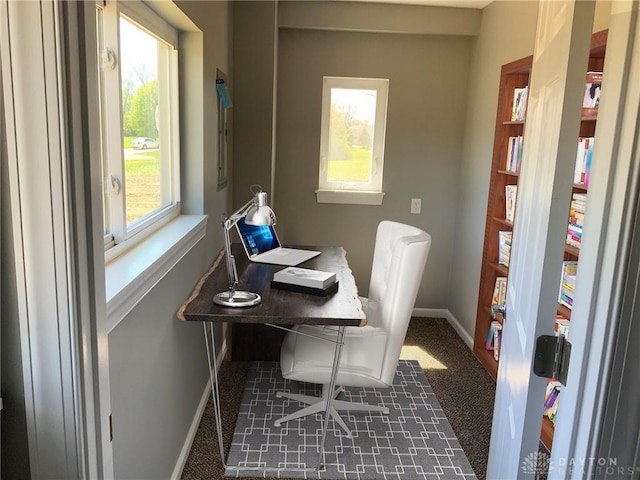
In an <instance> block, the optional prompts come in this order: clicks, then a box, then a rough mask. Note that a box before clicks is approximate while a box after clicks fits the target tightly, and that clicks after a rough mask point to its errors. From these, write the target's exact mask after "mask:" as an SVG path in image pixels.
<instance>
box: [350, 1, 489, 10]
mask: <svg viewBox="0 0 640 480" xmlns="http://www.w3.org/2000/svg"><path fill="white" fill-rule="evenodd" d="M349 1H356V2H377V3H395V4H401V5H426V6H431V7H457V8H484V7H486V6H487V5H489V4H490V3H491V2H492V1H493V0H349Z"/></svg>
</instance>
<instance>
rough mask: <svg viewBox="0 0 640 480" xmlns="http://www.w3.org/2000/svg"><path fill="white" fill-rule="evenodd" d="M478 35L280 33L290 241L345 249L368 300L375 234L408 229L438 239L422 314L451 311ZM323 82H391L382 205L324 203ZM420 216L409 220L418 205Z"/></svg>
mask: <svg viewBox="0 0 640 480" xmlns="http://www.w3.org/2000/svg"><path fill="white" fill-rule="evenodd" d="M470 55H471V37H466V36H444V35H406V34H387V33H367V32H344V31H318V30H301V29H281V30H280V40H279V56H278V64H279V69H278V108H277V110H278V117H277V118H278V122H277V159H276V202H275V209H276V214H277V215H278V232H279V234H280V236H281V237H282V240H283V241H284V242H288V243H298V244H318V245H342V246H343V247H344V248H345V249H346V251H347V256H348V260H349V265H350V267H351V268H352V270H353V272H354V275H355V277H356V282H357V284H358V288H359V291H360V293H361V294H363V295H365V294H366V293H367V291H368V286H369V276H370V275H369V274H370V270H371V259H372V254H373V245H374V240H375V229H376V227H377V224H378V223H379V222H380V221H381V220H385V219H388V220H395V221H399V222H404V223H410V224H413V225H415V226H417V227H420V228H422V229H424V230H425V231H427V232H428V233H430V234H431V235H432V237H433V244H432V247H431V253H430V256H429V259H428V262H427V268H426V273H425V276H424V279H423V282H422V287H421V289H420V291H419V293H418V299H417V301H416V306H417V307H429V308H447V289H448V278H449V273H450V263H451V257H452V255H453V251H452V248H451V247H452V244H453V235H454V220H455V216H456V213H455V212H456V209H457V197H458V171H459V165H460V161H461V155H462V148H461V147H462V143H463V140H464V120H465V112H466V106H467V96H468V93H469V88H470V84H469V81H468V78H469V63H470V61H471V57H470ZM323 75H332V76H345V77H373V78H388V79H389V101H388V111H387V134H386V146H385V158H384V180H383V191H384V192H385V197H384V201H383V204H382V205H381V206H363V205H335V204H318V203H316V198H315V193H314V191H315V189H316V188H317V185H318V161H319V145H320V117H321V96H322V77H323ZM413 197H418V198H422V213H421V214H420V215H412V214H410V211H409V208H410V202H411V198H413Z"/></svg>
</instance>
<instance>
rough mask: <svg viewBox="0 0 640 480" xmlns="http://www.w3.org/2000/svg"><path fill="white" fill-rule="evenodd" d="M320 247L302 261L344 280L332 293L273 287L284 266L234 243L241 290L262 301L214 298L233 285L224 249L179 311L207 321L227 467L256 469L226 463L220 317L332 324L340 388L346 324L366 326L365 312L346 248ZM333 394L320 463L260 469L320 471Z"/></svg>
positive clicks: (281, 324) (281, 323) (256, 321)
mask: <svg viewBox="0 0 640 480" xmlns="http://www.w3.org/2000/svg"><path fill="white" fill-rule="evenodd" d="M309 248H310V249H313V250H320V251H321V252H322V253H321V255H320V256H318V257H315V258H313V259H311V260H309V261H307V262H304V263H303V264H301V265H300V267H303V268H312V269H316V270H325V271H330V272H335V273H336V277H337V280H338V281H339V282H340V284H339V288H338V291H337V292H336V293H335V294H333V295H331V296H327V297H320V296H314V295H307V294H303V293H297V292H290V291H286V290H278V289H272V288H271V286H270V284H271V280H272V279H273V274H274V273H275V272H277V271H278V270H281V269H283V268H285V267H283V266H281V265H267V264H261V263H253V262H250V261H249V260H248V259H247V257H246V255H245V253H244V251H243V250H242V247H241V245H237V244H234V245H233V254H234V256H235V258H236V265H237V270H238V279H239V284H238V290H249V291H251V292H254V293H259V294H260V295H261V296H262V303H260V304H259V305H256V306H253V307H241V308H229V307H223V306H220V305H216V304H214V303H213V297H214V295H215V294H216V293H219V292H223V291H226V290H227V289H228V288H229V284H228V278H227V271H226V263H225V262H224V261H223V260H224V253H221V254H220V255H219V256H218V258H216V261H215V262H214V264H213V265H212V267H211V268H210V269H209V271H208V272H207V273H206V274H205V275H204V276H203V277H202V279H200V281H199V282H198V284H197V285H196V287H195V289H194V291H193V293H192V294H191V296H190V297H189V298H188V299H187V301H186V302H185V303H184V304H183V305H182V306H181V307H180V310H178V314H177V315H178V318H179V319H180V320H183V321H188V322H202V324H203V326H204V336H205V343H206V347H207V358H208V362H209V375H210V378H211V385H212V395H213V404H214V410H215V415H216V426H217V433H218V446H219V449H220V459H221V461H222V464H223V465H224V467H225V469H226V470H228V469H231V470H242V471H246V470H256V468H252V467H238V466H229V465H227V464H226V459H225V455H224V446H223V434H222V421H221V413H220V390H219V386H218V377H217V375H216V372H217V371H218V366H217V364H216V352H215V347H214V346H215V335H214V324H215V323H217V322H231V323H248V324H263V325H271V326H275V327H278V328H283V327H284V328H287V327H290V326H293V325H301V324H305V325H333V326H336V340H335V342H334V343H335V344H336V349H335V354H334V361H333V369H332V374H331V381H330V383H329V391H333V389H334V388H335V379H336V374H337V371H338V366H339V364H340V355H341V353H342V346H343V344H344V329H345V327H347V326H356V327H357V326H364V325H365V324H366V316H365V314H364V311H363V310H362V304H361V303H360V299H359V298H358V290H357V288H356V284H355V279H354V278H353V274H352V272H351V269H350V268H349V265H348V264H347V259H346V254H345V251H344V249H343V248H342V247H309ZM332 403H333V395H330V396H329V398H328V400H327V408H326V411H325V415H324V422H323V428H322V439H321V441H320V443H319V445H318V454H319V456H318V464H317V466H316V467H315V468H302V469H295V468H294V469H283V468H277V467H274V468H267V469H260V470H274V471H277V472H281V471H285V472H286V471H316V470H318V469H320V468H321V467H322V465H323V462H324V443H325V438H326V434H327V427H328V424H329V416H330V413H329V412H330V410H331V405H332Z"/></svg>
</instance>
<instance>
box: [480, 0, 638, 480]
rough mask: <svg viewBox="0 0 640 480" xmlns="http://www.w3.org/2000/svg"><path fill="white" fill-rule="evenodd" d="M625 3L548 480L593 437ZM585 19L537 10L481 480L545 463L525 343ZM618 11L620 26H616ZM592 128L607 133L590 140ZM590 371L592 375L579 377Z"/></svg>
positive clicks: (565, 186) (555, 277)
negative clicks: (493, 399)
mask: <svg viewBox="0 0 640 480" xmlns="http://www.w3.org/2000/svg"><path fill="white" fill-rule="evenodd" d="M637 6H638V2H637V1H635V2H631V1H630V2H626V1H621V2H612V21H611V27H610V29H609V41H608V45H607V57H606V61H605V76H604V83H603V93H602V97H601V108H600V112H599V115H598V130H597V131H596V138H597V139H598V141H600V140H601V139H603V142H601V145H599V146H598V141H596V150H595V152H594V169H593V170H592V177H591V179H592V181H591V183H590V187H589V195H588V200H587V202H588V203H587V213H586V217H585V227H584V240H583V244H582V248H581V255H580V264H579V266H578V280H577V286H576V296H575V307H574V311H573V312H572V320H571V335H570V338H571V342H572V344H573V352H572V358H571V363H570V369H569V379H568V382H567V387H566V388H565V389H563V392H562V394H561V401H560V407H559V411H558V423H557V425H556V436H555V438H554V448H553V451H552V457H551V471H550V476H551V477H556V478H568V477H570V476H572V475H574V476H576V477H582V476H583V474H584V472H582V471H578V470H577V469H576V470H571V469H570V468H566V467H567V466H568V465H569V464H571V461H570V460H568V459H574V461H580V460H579V459H578V458H575V457H576V456H577V455H583V456H582V457H581V458H583V459H586V458H587V457H586V456H584V455H586V452H588V451H594V450H593V448H594V447H593V445H590V442H589V441H587V439H589V438H591V437H592V436H593V433H592V428H593V427H594V425H595V424H594V419H595V418H596V415H595V414H594V412H597V411H598V409H597V405H596V403H595V402H596V401H597V398H598V396H599V394H598V388H599V387H597V386H596V385H590V382H591V383H594V382H600V383H602V378H603V377H602V376H603V375H606V372H605V370H604V369H603V368H602V366H603V365H604V363H605V362H604V360H605V359H606V356H607V348H606V346H607V341H606V335H604V334H603V335H596V333H597V332H595V330H594V329H595V328H601V329H602V330H606V329H604V328H603V327H602V325H600V326H598V321H600V322H602V319H601V318H600V319H596V318H595V313H596V310H598V309H601V310H606V311H608V312H609V313H611V308H612V303H613V302H614V301H615V297H616V288H615V285H614V280H615V278H614V277H615V275H614V270H615V263H614V262H610V263H607V262H609V261H610V260H611V261H612V260H616V259H618V260H619V257H620V256H621V254H623V253H624V252H623V251H622V250H621V246H620V242H619V241H618V239H619V238H621V232H622V231H623V230H624V227H625V224H626V223H625V218H624V216H623V215H622V214H620V215H617V212H614V209H617V208H620V209H622V205H625V204H626V200H627V199H628V197H629V196H630V193H629V188H628V186H627V187H626V188H622V183H621V182H622V181H623V179H624V178H623V177H624V176H625V175H626V176H627V177H628V176H629V173H630V168H631V164H630V163H629V162H626V163H625V162H616V161H615V156H616V155H617V154H618V153H619V152H618V151H617V150H616V148H615V145H617V144H619V142H621V138H619V137H617V136H616V135H615V134H618V133H621V132H622V131H623V130H625V128H624V125H622V124H621V123H620V122H621V121H622V120H621V118H620V117H619V113H621V112H623V110H624V108H623V101H622V100H624V99H625V98H626V97H627V95H628V92H627V91H626V90H625V88H627V87H628V86H629V85H630V84H631V83H632V82H629V85H627V84H625V81H624V79H629V78H633V77H634V76H635V78H637V77H638V73H637V72H636V73H634V72H632V71H631V66H630V65H631V63H632V61H631V60H630V58H629V56H628V55H626V51H627V50H626V49H628V48H630V44H629V42H628V40H629V39H630V37H631V34H630V32H632V31H633V28H632V22H631V20H630V19H632V18H633V19H634V20H633V22H635V21H636V20H635V18H636V17H635V16H634V15H635V14H633V13H632V10H634V9H635V10H637ZM593 13H594V2H591V1H577V2H558V1H553V0H544V1H542V2H541V3H540V9H539V14H538V27H537V34H536V43H535V51H534V60H533V70H532V77H531V84H530V93H529V95H530V101H529V102H530V103H529V111H528V113H527V125H526V127H525V133H524V136H525V139H526V140H525V150H524V155H523V162H522V171H521V175H520V180H519V184H518V214H517V216H516V224H515V226H514V234H513V235H514V240H513V245H514V246H513V251H512V252H511V255H512V256H511V266H510V273H509V288H508V292H507V304H506V320H505V325H504V330H503V347H502V351H501V361H500V367H499V371H498V379H497V386H496V402H495V407H494V415H493V428H492V433H491V448H490V453H489V464H488V469H487V478H489V479H491V480H493V479H514V478H533V477H534V476H535V475H536V474H537V473H538V472H539V463H538V462H540V460H542V461H547V462H548V460H549V459H548V458H542V459H541V458H539V457H538V456H537V452H538V445H539V439H540V429H541V423H542V413H543V401H544V393H545V387H546V380H545V379H543V378H539V377H536V376H535V375H534V374H533V371H532V365H533V358H534V348H535V342H536V338H538V337H539V336H541V335H552V334H553V329H554V321H555V314H556V308H557V299H558V289H559V285H560V276H561V265H562V260H563V252H564V243H565V235H566V228H567V219H568V213H569V204H570V197H571V185H572V176H573V165H574V162H575V156H576V145H577V137H578V128H579V122H580V109H581V103H582V94H583V89H584V76H585V72H586V67H587V56H588V50H589V43H590V38H591V30H592V21H593ZM636 13H637V12H636ZM618 14H619V15H620V19H621V18H622V17H624V18H626V20H627V22H626V24H625V22H623V21H622V20H620V21H618V18H619V17H616V15H618ZM610 57H611V58H610ZM636 67H637V66H636ZM609 85H610V86H611V87H609ZM623 87H624V88H623ZM607 90H608V91H607ZM636 114H637V103H636ZM627 121H628V122H631V121H632V120H627ZM635 121H636V122H637V117H636V119H635ZM634 126H635V124H634ZM603 130H607V133H606V134H603V135H602V136H601V134H600V132H601V131H603ZM609 137H610V138H609ZM605 140H606V141H605ZM607 144H608V145H607ZM596 159H597V161H596ZM614 177H615V178H618V184H617V185H616V183H615V182H614V181H613V179H614ZM616 189H617V190H616ZM627 223H628V222H627ZM609 270H611V272H608V271H609ZM607 273H610V275H608V276H607ZM608 280H610V281H608ZM598 299H602V301H601V302H600V304H599V305H598V304H597V301H598ZM605 299H608V302H605V301H604V300H605ZM605 303H607V305H605ZM605 318H606V315H605ZM613 320H614V319H613V318H609V319H608V320H607V321H609V322H612V321H613ZM598 354H599V355H598ZM593 372H599V374H598V375H595V378H585V374H586V373H589V374H592V373H593ZM596 387H597V388H596ZM589 388H591V390H589ZM573 410H575V412H572V411H573ZM569 412H572V413H571V414H570V413H569ZM585 426H586V429H584V428H585ZM583 429H584V430H583ZM572 465H573V464H572ZM554 467H555V468H554Z"/></svg>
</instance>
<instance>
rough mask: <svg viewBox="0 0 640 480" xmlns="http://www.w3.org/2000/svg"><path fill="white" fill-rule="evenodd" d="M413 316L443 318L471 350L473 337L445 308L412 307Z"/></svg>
mask: <svg viewBox="0 0 640 480" xmlns="http://www.w3.org/2000/svg"><path fill="white" fill-rule="evenodd" d="M413 316H414V317H428V318H445V319H446V320H447V321H448V322H449V324H450V325H451V326H452V327H453V329H454V330H455V331H456V333H457V334H458V335H459V336H460V338H462V341H463V342H464V343H466V344H467V347H469V349H470V350H473V337H472V336H471V335H470V334H469V332H467V331H466V330H465V329H464V327H463V326H462V324H461V323H460V322H459V321H458V319H457V318H456V317H455V316H454V315H453V313H451V312H450V311H449V310H448V309H446V308H414V309H413Z"/></svg>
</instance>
